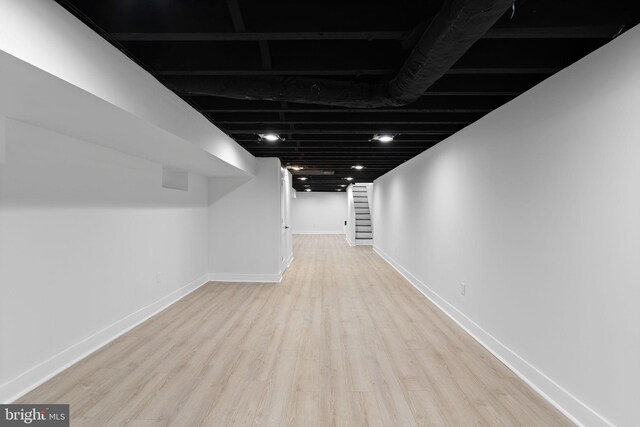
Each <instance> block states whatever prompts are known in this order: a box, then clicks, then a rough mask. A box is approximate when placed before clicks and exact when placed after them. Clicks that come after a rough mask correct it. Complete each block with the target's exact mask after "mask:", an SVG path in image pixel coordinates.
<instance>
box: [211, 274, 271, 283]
mask: <svg viewBox="0 0 640 427" xmlns="http://www.w3.org/2000/svg"><path fill="white" fill-rule="evenodd" d="M209 281H210V282H258V283H280V282H281V281H282V274H238V273H210V274H209Z"/></svg>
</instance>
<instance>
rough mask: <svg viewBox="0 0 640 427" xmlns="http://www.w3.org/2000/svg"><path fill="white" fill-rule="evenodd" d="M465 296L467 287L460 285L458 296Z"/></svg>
mask: <svg viewBox="0 0 640 427" xmlns="http://www.w3.org/2000/svg"><path fill="white" fill-rule="evenodd" d="M466 294H467V285H465V284H464V283H460V295H462V296H465V295H466Z"/></svg>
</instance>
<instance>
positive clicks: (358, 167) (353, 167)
mask: <svg viewBox="0 0 640 427" xmlns="http://www.w3.org/2000/svg"><path fill="white" fill-rule="evenodd" d="M351 169H356V170H362V169H364V166H362V165H355V166H351Z"/></svg>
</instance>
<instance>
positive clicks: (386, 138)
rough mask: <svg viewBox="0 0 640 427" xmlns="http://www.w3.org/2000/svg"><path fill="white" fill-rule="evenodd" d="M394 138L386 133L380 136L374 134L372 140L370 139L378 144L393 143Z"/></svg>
mask: <svg viewBox="0 0 640 427" xmlns="http://www.w3.org/2000/svg"><path fill="white" fill-rule="evenodd" d="M394 137H395V135H391V134H388V133H380V134H378V133H377V134H375V135H373V138H371V139H372V140H373V141H378V142H391V141H393V138H394Z"/></svg>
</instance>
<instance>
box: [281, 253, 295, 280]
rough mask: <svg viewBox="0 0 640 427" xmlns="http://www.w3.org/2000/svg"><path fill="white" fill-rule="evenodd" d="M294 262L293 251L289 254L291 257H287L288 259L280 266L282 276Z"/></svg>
mask: <svg viewBox="0 0 640 427" xmlns="http://www.w3.org/2000/svg"><path fill="white" fill-rule="evenodd" d="M292 262H293V252H292V253H291V255H289V258H287V259H286V261H284V262H283V263H282V265H281V266H280V276H282V275H283V274H284V272H285V271H287V268H289V266H290V265H291V263H292Z"/></svg>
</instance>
